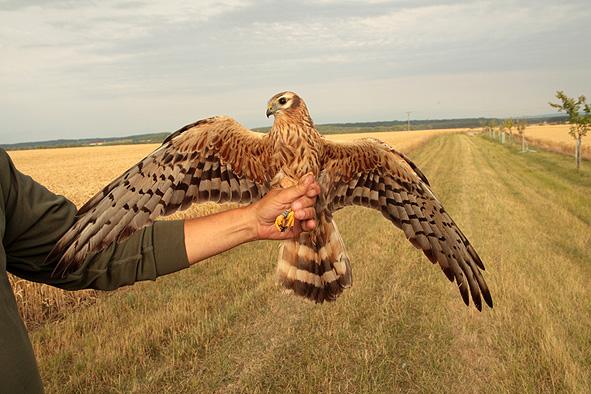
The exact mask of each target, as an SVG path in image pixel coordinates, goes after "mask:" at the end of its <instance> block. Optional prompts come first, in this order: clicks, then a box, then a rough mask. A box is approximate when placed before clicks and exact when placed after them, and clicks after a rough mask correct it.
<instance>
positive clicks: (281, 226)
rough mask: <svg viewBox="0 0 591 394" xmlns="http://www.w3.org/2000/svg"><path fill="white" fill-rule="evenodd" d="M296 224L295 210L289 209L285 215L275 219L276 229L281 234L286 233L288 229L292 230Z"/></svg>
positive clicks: (284, 212)
mask: <svg viewBox="0 0 591 394" xmlns="http://www.w3.org/2000/svg"><path fill="white" fill-rule="evenodd" d="M294 224H295V213H294V212H293V210H291V209H288V210H285V211H283V213H282V214H281V215H279V216H277V218H276V219H275V228H276V229H277V231H279V232H285V231H287V230H288V229H290V228H292V227H293V225H294Z"/></svg>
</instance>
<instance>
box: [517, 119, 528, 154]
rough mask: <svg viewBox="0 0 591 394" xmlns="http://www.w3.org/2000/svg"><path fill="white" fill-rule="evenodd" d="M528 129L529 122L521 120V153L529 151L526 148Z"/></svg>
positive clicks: (518, 125) (519, 129) (519, 126)
mask: <svg viewBox="0 0 591 394" xmlns="http://www.w3.org/2000/svg"><path fill="white" fill-rule="evenodd" d="M526 127H527V122H526V121H525V120H520V121H518V122H517V126H516V128H517V132H518V133H519V135H520V136H521V151H522V152H525V151H526V150H527V149H526V147H525V128H526Z"/></svg>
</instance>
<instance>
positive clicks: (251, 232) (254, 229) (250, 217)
mask: <svg viewBox="0 0 591 394" xmlns="http://www.w3.org/2000/svg"><path fill="white" fill-rule="evenodd" d="M238 214H239V215H240V217H241V218H242V219H243V223H244V232H245V236H246V241H247V242H250V241H256V240H258V239H260V235H259V221H258V218H257V213H256V203H255V204H251V205H247V206H245V207H241V208H238Z"/></svg>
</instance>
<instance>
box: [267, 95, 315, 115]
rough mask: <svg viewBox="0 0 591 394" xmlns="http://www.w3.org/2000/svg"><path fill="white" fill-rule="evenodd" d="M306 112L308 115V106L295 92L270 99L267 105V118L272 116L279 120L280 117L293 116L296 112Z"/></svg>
mask: <svg viewBox="0 0 591 394" xmlns="http://www.w3.org/2000/svg"><path fill="white" fill-rule="evenodd" d="M301 110H304V111H305V112H306V113H307V112H308V111H307V110H306V104H304V100H302V99H301V98H300V96H298V95H297V94H295V93H294V92H281V93H277V94H276V95H275V96H273V97H271V98H270V99H269V102H268V103H267V118H268V117H269V116H271V115H273V116H275V118H277V117H278V116H280V115H291V114H294V113H295V112H298V111H301Z"/></svg>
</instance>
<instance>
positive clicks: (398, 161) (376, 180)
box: [319, 138, 493, 310]
mask: <svg viewBox="0 0 591 394" xmlns="http://www.w3.org/2000/svg"><path fill="white" fill-rule="evenodd" d="M324 156H325V157H324V162H325V165H324V169H323V172H322V173H321V175H320V179H319V181H320V184H321V185H323V184H324V185H325V187H327V186H326V185H330V186H328V192H327V193H328V196H327V198H326V201H325V204H326V208H327V209H329V210H330V211H335V210H338V209H340V208H342V207H344V206H347V205H361V206H366V207H369V208H374V209H377V210H379V211H380V212H381V213H382V214H383V215H384V216H385V217H386V218H387V219H388V220H390V221H391V222H392V223H393V224H394V225H395V226H396V227H398V228H400V229H401V230H403V231H404V234H405V235H406V237H407V238H408V240H409V241H410V242H411V243H412V244H413V245H414V246H415V247H416V248H418V249H421V250H422V251H423V253H424V254H425V255H426V256H427V257H428V258H429V260H431V262H433V263H438V264H439V266H440V267H441V269H442V270H443V272H444V273H445V275H446V276H447V278H448V279H449V280H450V281H453V280H454V279H455V281H456V283H457V285H458V287H459V290H460V294H461V295H462V299H463V300H464V302H465V303H466V305H468V304H469V298H470V296H469V294H471V295H472V300H473V301H474V304H475V306H476V307H477V308H478V309H479V310H480V309H481V308H482V302H481V295H482V297H483V298H484V300H485V302H486V303H487V304H488V305H489V306H491V307H492V304H493V303H492V298H491V295H490V292H489V289H488V286H487V285H486V282H485V281H484V277H483V275H482V273H481V270H484V264H483V263H482V260H481V259H480V257H479V256H478V253H476V250H475V249H474V247H473V246H472V245H471V244H470V242H469V241H468V239H467V238H466V236H465V235H464V234H463V233H462V231H461V230H460V228H459V227H458V226H457V225H456V223H455V222H454V221H453V219H452V218H451V217H450V215H449V214H448V213H447V212H446V211H445V209H444V208H443V205H442V204H441V202H440V201H439V200H438V199H437V197H436V196H435V195H434V194H433V192H432V191H431V188H430V186H429V181H428V180H427V178H426V177H425V175H424V174H423V173H422V172H421V170H420V169H419V168H418V167H417V166H416V165H415V164H414V163H413V162H412V161H411V160H410V159H409V158H408V157H406V156H405V155H404V154H402V153H400V152H398V151H396V150H395V149H393V148H392V147H390V146H389V145H387V144H385V143H383V142H381V141H379V140H376V139H373V138H369V139H365V140H360V141H358V142H354V143H348V144H337V143H334V142H330V141H326V144H325V153H324Z"/></svg>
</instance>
